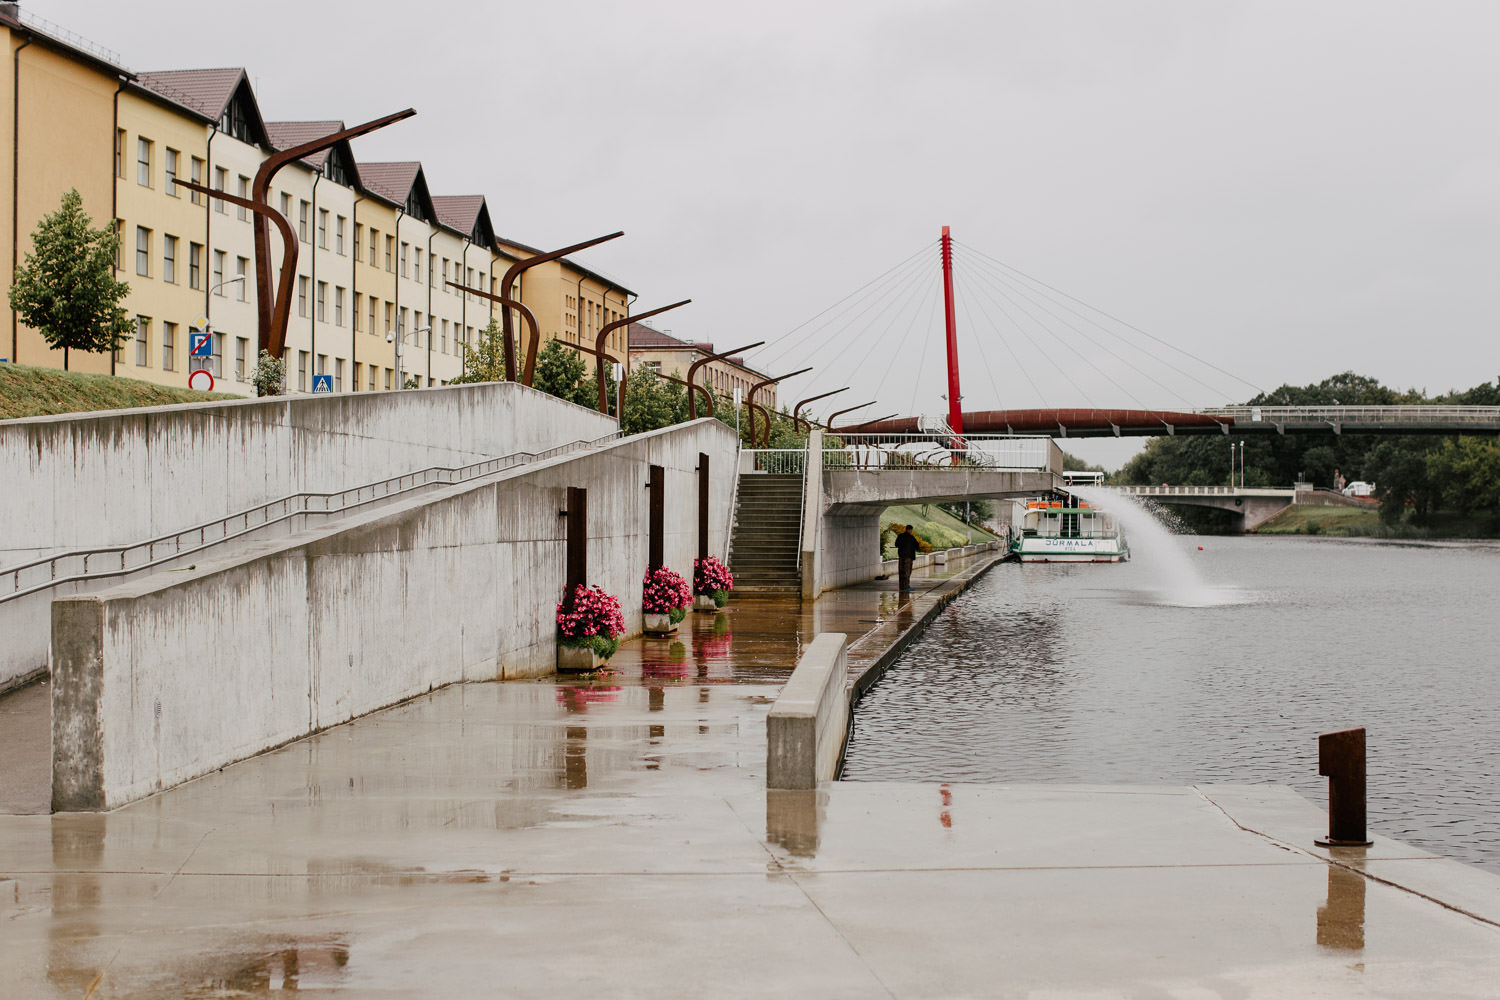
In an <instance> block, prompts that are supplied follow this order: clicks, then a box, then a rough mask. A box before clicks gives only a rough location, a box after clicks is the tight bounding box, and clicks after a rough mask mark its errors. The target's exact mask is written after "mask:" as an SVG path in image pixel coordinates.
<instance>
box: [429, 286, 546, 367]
mask: <svg viewBox="0 0 1500 1000" xmlns="http://www.w3.org/2000/svg"><path fill="white" fill-rule="evenodd" d="M443 284H445V285H447V286H448V287H450V288H456V289H458V290H459V291H461V292H468V293H469V294H470V295H477V296H479V297H480V298H482V299H488V300H489V301H491V302H498V303H500V305H501V306H503V307H504V308H503V309H501V312H502V313H504V314H505V315H506V316H509V315H510V310H512V309H514V310H515V311H516V312H518V313H520V314H521V318H522V319H524V320H525V321H526V325H527V327H529V328H530V330H531V339H532V340H533V341H538V340H540V339H541V330H540V328H539V327H538V326H537V322H536V313H534V312H532V311H531V309H530V307H529V306H527V305H526V303H524V302H522V301H520V300H519V299H512V298H509V297H508V296H505V295H496V294H495V293H494V292H486V291H485V290H483V289H482V288H471V287H470V286H468V285H461V284H459V283H458V282H456V281H444V282H443ZM502 326H503V324H502ZM504 336H505V345H506V350H507V353H506V357H507V358H509V357H510V356H511V355H510V353H509V351H510V349H511V348H512V347H513V346H514V345H512V344H511V337H510V334H509V333H508V332H507V333H505V334H504ZM513 376H514V372H513V370H512V369H511V368H506V370H505V380H506V381H507V382H514V381H515V378H514V377H513ZM530 384H531V383H530V382H523V383H522V385H530Z"/></svg>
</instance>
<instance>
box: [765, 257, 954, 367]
mask: <svg viewBox="0 0 1500 1000" xmlns="http://www.w3.org/2000/svg"><path fill="white" fill-rule="evenodd" d="M926 271H927V268H926V267H924V266H922V265H921V264H920V263H916V262H913V261H912V260H911V259H909V261H908V262H907V267H906V268H905V271H904V273H902V274H901V275H900V276H899V277H898V278H897V279H896V280H894V281H891V282H889V283H887V284H886V285H884V286H883V287H882V288H881V289H880V290H879V291H877V292H876V293H875V294H874V295H872V296H869V297H867V298H866V299H864V300H863V305H862V307H861V308H860V309H859V310H858V311H857V312H852V313H851V312H848V311H847V310H846V311H844V312H843V313H840V314H836V315H833V316H829V317H828V318H827V319H825V320H824V321H823V322H822V323H821V324H819V325H818V326H816V327H813V328H812V329H811V330H808V331H807V332H806V333H804V335H803V337H802V338H800V339H799V340H796V341H793V342H791V343H789V344H787V345H786V346H785V347H783V348H782V350H781V351H780V352H778V353H776V354H774V355H771V356H762V357H757V358H756V363H757V364H760V365H762V366H763V367H770V366H772V365H775V364H776V363H777V362H778V361H779V360H780V359H781V358H783V357H785V356H786V355H787V353H788V352H789V351H791V350H793V349H795V348H797V347H800V346H803V345H805V344H806V343H807V341H808V339H809V338H810V337H813V336H815V335H816V334H818V333H819V332H821V331H823V330H825V329H826V328H827V327H829V326H830V324H833V323H835V322H838V323H839V325H838V326H837V327H836V328H834V329H833V330H832V331H830V332H829V333H828V334H827V335H826V336H824V337H823V338H822V340H821V342H820V343H819V344H818V345H817V346H816V347H815V348H813V350H812V351H809V352H806V353H804V354H803V355H802V358H801V360H804V361H813V360H815V359H816V358H817V357H818V356H819V355H820V354H821V353H822V352H823V351H825V350H827V349H830V348H834V347H839V346H841V342H840V340H839V338H840V336H841V335H843V334H850V335H851V338H852V336H853V334H852V333H851V330H852V329H853V327H854V326H855V324H856V323H857V322H859V321H860V320H861V319H862V318H863V317H864V316H865V314H866V313H869V312H870V311H871V310H875V309H877V308H883V307H884V306H885V305H886V304H887V302H888V301H889V300H891V299H895V298H899V297H900V296H901V295H902V294H903V291H904V290H905V289H906V288H907V287H909V285H910V284H911V283H913V282H918V281H920V280H921V277H922V275H923V274H924V273H925V272H926ZM887 273H889V272H887ZM824 311H825V312H827V310H824ZM806 325H807V324H806V323H804V324H803V326H806ZM778 339H784V337H783V338H778ZM765 350H766V348H761V350H760V351H759V352H757V354H761V355H764V352H765Z"/></svg>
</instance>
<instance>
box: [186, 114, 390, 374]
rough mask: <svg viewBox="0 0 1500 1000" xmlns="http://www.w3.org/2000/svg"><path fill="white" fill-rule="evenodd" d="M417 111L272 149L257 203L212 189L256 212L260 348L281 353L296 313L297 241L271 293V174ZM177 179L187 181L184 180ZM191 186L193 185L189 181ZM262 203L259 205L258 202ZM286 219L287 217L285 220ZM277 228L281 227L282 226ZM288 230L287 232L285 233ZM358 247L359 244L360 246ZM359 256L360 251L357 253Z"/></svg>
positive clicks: (258, 183) (258, 178)
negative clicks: (290, 320)
mask: <svg viewBox="0 0 1500 1000" xmlns="http://www.w3.org/2000/svg"><path fill="white" fill-rule="evenodd" d="M416 113H417V112H416V111H415V110H413V109H412V108H407V109H406V110H405V111H397V112H396V113H394V114H389V115H386V116H385V117H384V118H376V119H375V120H374V121H368V122H365V123H364V124H363V125H356V126H354V127H353V128H346V129H341V130H339V131H337V132H332V133H329V134H328V135H325V136H323V137H322V138H321V139H313V140H312V141H311V142H304V143H302V144H301V145H300V146H293V147H292V148H291V149H284V150H282V151H281V152H279V153H272V154H271V155H270V156H268V157H266V159H265V161H264V162H262V163H261V165H260V169H259V170H257V171H255V181H254V183H253V184H252V185H251V187H250V197H251V199H252V202H253V204H250V205H246V204H244V202H243V201H241V200H239V199H235V198H230V197H227V196H225V195H223V194H221V193H219V192H210V193H211V194H213V196H214V197H215V198H219V199H221V200H223V201H227V202H230V203H231V204H233V205H239V206H241V207H244V208H249V209H250V210H251V211H252V212H254V213H255V225H254V227H253V228H254V230H255V309H256V318H257V321H258V323H259V327H260V330H259V334H260V349H261V350H263V351H269V352H270V353H271V354H273V355H275V356H276V357H278V358H279V357H281V351H282V348H284V347H285V346H286V325H287V320H288V319H290V317H291V314H292V281H293V279H294V278H295V277H296V275H297V243H296V241H295V240H294V241H292V242H291V243H290V244H288V245H287V247H286V249H285V251H284V252H283V253H282V256H281V280H280V282H279V283H278V284H277V286H276V295H275V300H274V302H273V301H272V296H271V233H270V230H269V229H268V228H267V227H266V223H267V222H268V221H270V222H274V221H275V220H276V219H280V218H281V214H280V213H279V212H277V211H276V210H275V209H273V208H271V202H270V200H269V195H270V193H271V178H272V177H275V176H276V172H277V171H278V170H280V169H281V168H282V167H284V166H286V165H287V164H288V163H291V162H293V161H295V160H300V159H302V157H304V156H310V155H312V154H313V153H318V152H322V151H323V150H325V149H327V148H328V147H330V146H333V145H336V144H337V143H340V142H343V141H345V140H346V139H355V138H358V137H359V136H362V135H366V134H368V133H370V132H374V131H375V130H376V129H382V128H385V127H386V126H387V125H391V124H394V123H395V122H399V121H402V120H404V119H407V118H410V117H412V116H413V115H415V114H416ZM177 183H179V184H183V183H184V182H183V181H178V182H177ZM187 186H188V187H189V188H190V189H191V188H192V186H191V185H187ZM256 205H258V206H260V207H259V208H256V207H255V206H256ZM282 221H285V220H282ZM276 228H278V229H280V228H281V226H279V225H278V226H277V227H276ZM284 235H285V233H283V236H284ZM357 249H358V248H356V250H357ZM355 256H356V257H358V254H356V255H355Z"/></svg>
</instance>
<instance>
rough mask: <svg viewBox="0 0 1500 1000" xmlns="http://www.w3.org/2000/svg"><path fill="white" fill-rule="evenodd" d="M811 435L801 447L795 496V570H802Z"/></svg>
mask: <svg viewBox="0 0 1500 1000" xmlns="http://www.w3.org/2000/svg"><path fill="white" fill-rule="evenodd" d="M812 441H813V439H812V437H811V436H809V437H808V439H807V447H805V448H803V450H802V454H803V459H802V493H801V495H800V496H799V497H798V498H797V572H798V573H800V572H802V519H803V514H804V513H805V512H806V510H807V470H808V469H809V468H811V467H812V458H811V456H809V455H808V454H807V453H808V452H809V451H811V450H812Z"/></svg>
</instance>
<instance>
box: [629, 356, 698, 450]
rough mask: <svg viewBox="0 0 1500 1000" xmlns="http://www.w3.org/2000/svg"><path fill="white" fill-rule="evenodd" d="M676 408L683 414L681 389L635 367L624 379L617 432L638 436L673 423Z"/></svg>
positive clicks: (643, 368) (644, 368) (675, 417)
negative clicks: (623, 404) (622, 401)
mask: <svg viewBox="0 0 1500 1000" xmlns="http://www.w3.org/2000/svg"><path fill="white" fill-rule="evenodd" d="M679 409H680V410H681V411H682V413H683V414H686V412H687V400H686V399H685V398H684V395H683V391H682V387H681V386H679V385H678V384H677V383H675V382H668V381H667V380H666V379H664V378H659V377H658V376H657V374H656V372H655V371H653V370H652V369H650V368H648V367H646V366H645V365H639V366H637V367H635V368H633V369H631V371H630V377H629V378H627V379H626V380H625V412H624V413H623V414H622V415H621V418H620V429H621V430H622V431H624V432H625V433H626V434H641V433H644V432H646V431H654V430H656V429H658V428H660V427H667V426H670V425H671V424H675V423H677V422H678V421H679V420H680V419H683V418H681V417H679V416H678V411H679Z"/></svg>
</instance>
